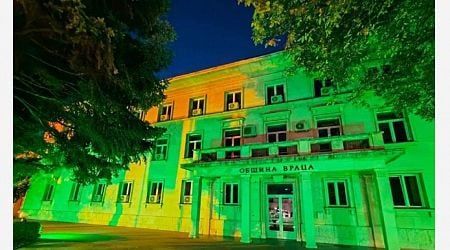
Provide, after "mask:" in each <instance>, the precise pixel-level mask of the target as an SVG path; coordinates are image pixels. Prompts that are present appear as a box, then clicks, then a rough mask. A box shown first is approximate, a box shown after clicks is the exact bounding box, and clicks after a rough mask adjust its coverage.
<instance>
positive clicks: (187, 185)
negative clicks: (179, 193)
mask: <svg viewBox="0 0 450 250" xmlns="http://www.w3.org/2000/svg"><path fill="white" fill-rule="evenodd" d="M191 186H192V182H190V181H186V182H185V185H184V195H191Z"/></svg>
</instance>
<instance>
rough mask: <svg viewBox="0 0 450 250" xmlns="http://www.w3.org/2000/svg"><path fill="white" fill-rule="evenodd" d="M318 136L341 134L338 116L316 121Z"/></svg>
mask: <svg viewBox="0 0 450 250" xmlns="http://www.w3.org/2000/svg"><path fill="white" fill-rule="evenodd" d="M317 131H318V133H319V137H330V136H339V135H341V122H340V120H339V118H334V119H327V120H319V121H317Z"/></svg>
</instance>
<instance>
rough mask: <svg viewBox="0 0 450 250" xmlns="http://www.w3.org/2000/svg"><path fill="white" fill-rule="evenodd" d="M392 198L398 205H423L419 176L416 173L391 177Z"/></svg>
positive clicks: (395, 204)
mask: <svg viewBox="0 0 450 250" xmlns="http://www.w3.org/2000/svg"><path fill="white" fill-rule="evenodd" d="M389 183H390V185H391V193H392V200H393V202H394V206H396V207H423V202H422V197H421V195H420V188H419V187H420V185H419V178H418V176H416V175H400V176H391V177H389Z"/></svg>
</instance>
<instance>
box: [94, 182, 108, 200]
mask: <svg viewBox="0 0 450 250" xmlns="http://www.w3.org/2000/svg"><path fill="white" fill-rule="evenodd" d="M105 191H106V184H105V183H99V184H97V185H96V186H95V189H94V193H93V194H92V201H93V202H102V201H103V198H104V196H105Z"/></svg>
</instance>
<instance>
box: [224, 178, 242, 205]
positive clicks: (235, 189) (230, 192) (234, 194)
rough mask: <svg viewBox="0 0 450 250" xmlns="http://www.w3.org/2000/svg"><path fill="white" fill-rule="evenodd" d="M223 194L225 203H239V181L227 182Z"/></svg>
mask: <svg viewBox="0 0 450 250" xmlns="http://www.w3.org/2000/svg"><path fill="white" fill-rule="evenodd" d="M223 195H224V196H223V203H224V204H225V205H237V204H239V185H238V184H237V183H225V185H224V192H223Z"/></svg>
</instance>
